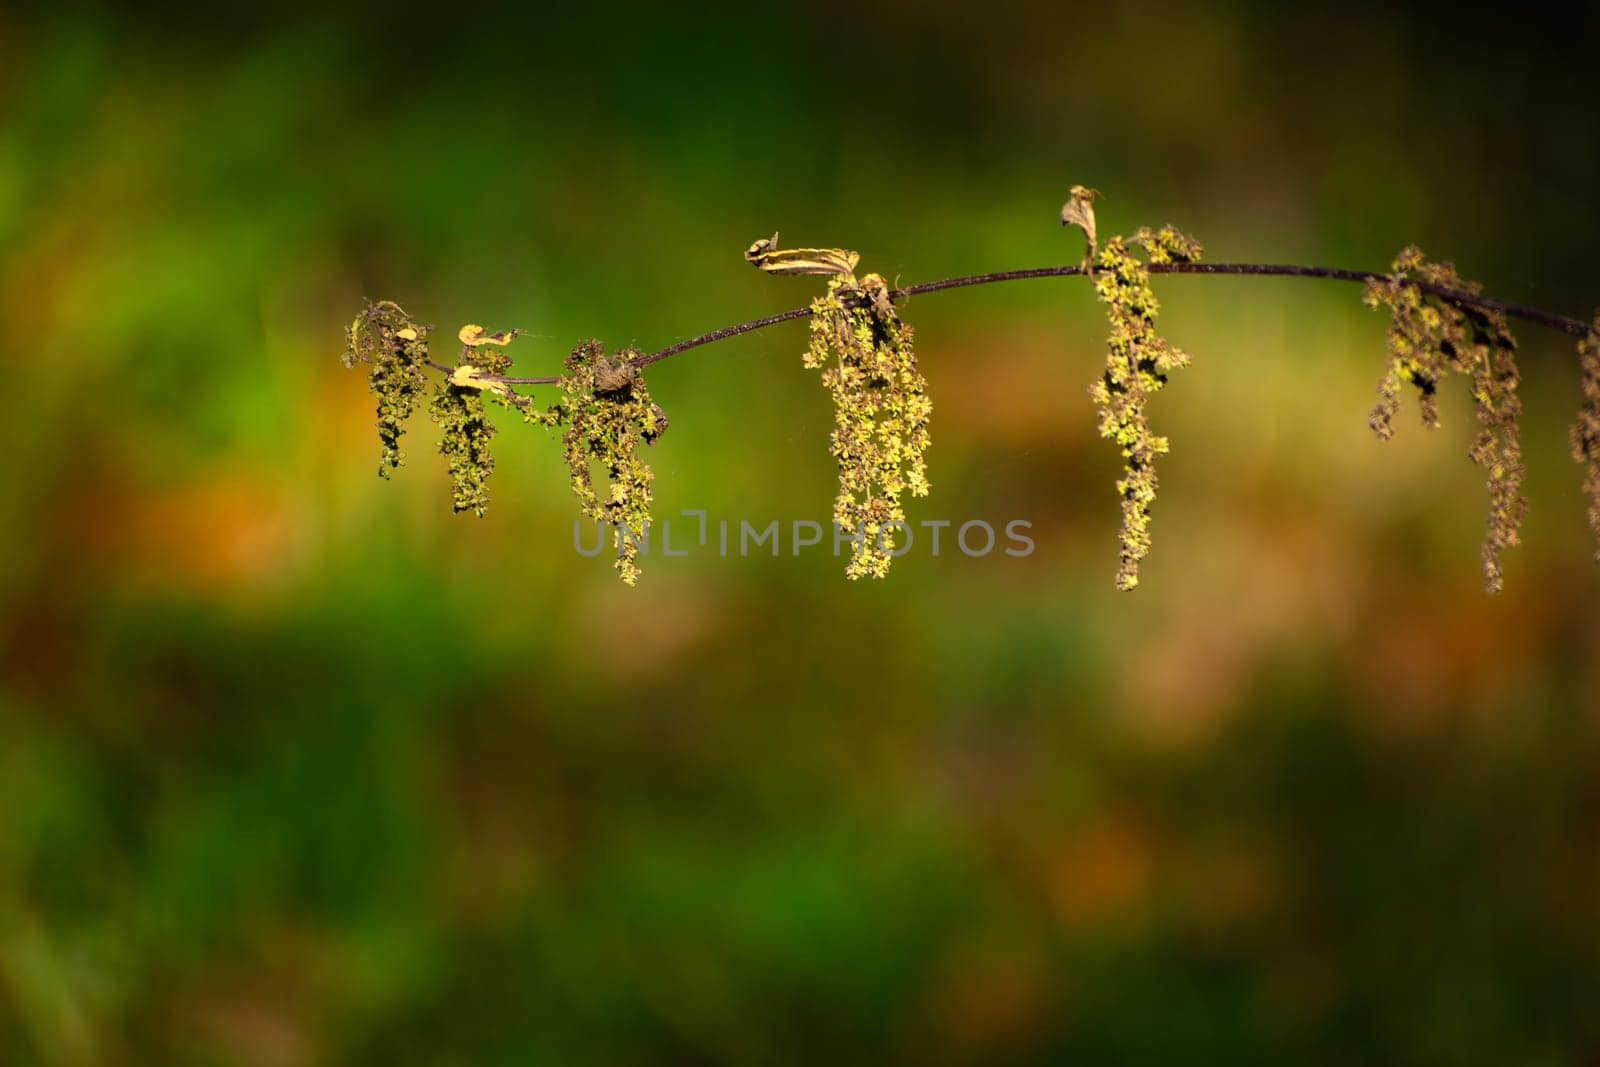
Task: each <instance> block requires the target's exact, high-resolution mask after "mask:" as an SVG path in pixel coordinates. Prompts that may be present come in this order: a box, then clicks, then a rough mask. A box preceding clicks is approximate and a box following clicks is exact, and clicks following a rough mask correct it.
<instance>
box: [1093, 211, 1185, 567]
mask: <svg viewBox="0 0 1600 1067" xmlns="http://www.w3.org/2000/svg"><path fill="white" fill-rule="evenodd" d="M1132 245H1137V246H1139V247H1140V248H1142V249H1143V250H1144V253H1145V257H1146V259H1148V260H1149V262H1151V263H1191V262H1194V261H1195V260H1198V259H1199V258H1200V256H1201V254H1202V251H1203V250H1202V249H1201V247H1200V243H1199V242H1198V241H1196V240H1195V239H1194V238H1192V237H1190V236H1188V235H1187V234H1184V233H1180V232H1179V231H1178V230H1176V229H1174V228H1172V227H1171V226H1163V227H1161V228H1160V229H1159V230H1154V231H1152V230H1150V229H1146V228H1141V229H1139V230H1138V231H1137V232H1135V233H1134V234H1133V235H1132V236H1131V237H1128V238H1122V237H1112V238H1110V239H1109V240H1108V241H1106V243H1105V245H1104V247H1102V248H1101V249H1100V250H1099V252H1098V253H1097V254H1096V255H1095V269H1094V273H1093V275H1092V277H1093V280H1094V290H1095V295H1096V296H1098V297H1099V298H1100V301H1101V303H1103V304H1105V305H1106V316H1107V318H1109V319H1110V322H1111V333H1110V335H1109V336H1108V337H1107V339H1106V369H1105V373H1104V374H1103V375H1102V376H1101V377H1100V379H1099V380H1098V381H1096V382H1095V383H1094V384H1093V385H1092V386H1090V387H1089V395H1090V396H1091V397H1092V398H1093V399H1094V402H1095V404H1096V406H1097V407H1098V408H1099V409H1100V423H1099V429H1100V436H1101V437H1106V438H1109V439H1111V440H1113V441H1115V442H1116V443H1117V445H1118V446H1119V447H1120V448H1121V449H1122V457H1123V477H1122V479H1121V480H1120V481H1118V482H1117V492H1118V493H1119V494H1121V496H1122V531H1121V535H1120V536H1121V542H1122V552H1121V563H1120V565H1119V566H1118V568H1117V577H1116V584H1117V588H1118V589H1124V590H1126V589H1132V588H1134V587H1135V586H1137V585H1138V584H1139V561H1140V560H1142V559H1143V558H1144V557H1145V555H1146V554H1147V553H1148V552H1149V551H1150V505H1151V504H1152V503H1154V501H1155V498H1156V485H1157V479H1156V466H1155V463H1156V457H1157V456H1159V455H1161V454H1162V453H1164V452H1166V451H1167V448H1168V441H1167V439H1166V438H1165V437H1161V436H1158V435H1157V434H1155V433H1152V432H1151V430H1150V419H1149V416H1148V415H1147V414H1146V412H1145V404H1146V402H1147V401H1148V400H1149V398H1150V396H1151V394H1153V393H1156V392H1159V391H1160V390H1161V388H1162V387H1163V386H1165V385H1166V384H1167V375H1168V373H1169V372H1171V371H1173V370H1175V369H1177V368H1178V367H1186V366H1188V365H1189V356H1188V354H1187V353H1185V352H1183V351H1182V350H1181V349H1179V348H1176V347H1174V346H1173V345H1172V344H1171V343H1169V342H1168V341H1167V340H1165V339H1164V338H1162V337H1161V336H1160V335H1159V334H1158V333H1157V332H1156V327H1155V320H1156V314H1157V313H1158V312H1159V311H1160V307H1161V306H1160V304H1159V303H1158V302H1157V301H1156V297H1155V293H1154V292H1153V291H1152V290H1151V288H1150V272H1149V271H1148V270H1146V269H1145V265H1144V263H1143V262H1141V261H1140V260H1139V258H1138V256H1137V255H1135V254H1134V252H1133V251H1132V249H1131V248H1130V246H1132Z"/></svg>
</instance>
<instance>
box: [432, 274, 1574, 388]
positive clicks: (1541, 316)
mask: <svg viewBox="0 0 1600 1067" xmlns="http://www.w3.org/2000/svg"><path fill="white" fill-rule="evenodd" d="M1146 269H1147V270H1149V271H1150V273H1151V274H1255V275H1274V276H1279V277H1287V278H1324V279H1332V280H1334V281H1342V282H1363V283H1364V282H1370V281H1374V280H1376V279H1379V278H1387V277H1388V275H1386V274H1382V273H1379V272H1377V271H1370V270H1345V269H1344V268H1341V267H1306V266H1297V265H1293V264H1279V263H1151V264H1148V265H1147V266H1146ZM1082 273H1083V267H1081V266H1078V265H1073V266H1070V267H1066V266H1063V267H1031V268H1028V269H1026V270H1003V271H996V272H994V273H992V274H970V275H967V276H966V277H962V278H945V279H942V280H941V281H936V282H923V283H921V284H920V285H908V286H906V287H905V288H903V289H894V290H892V291H891V292H890V293H889V296H890V298H891V299H894V300H903V299H905V298H906V297H908V296H916V295H918V294H920V293H937V292H939V291H940V290H942V289H964V288H966V287H967V286H969V285H990V284H993V283H995V282H1013V281H1020V280H1022V279H1024V278H1062V277H1067V276H1070V275H1075V274H1082ZM1403 284H1406V285H1411V286H1415V287H1416V288H1418V289H1421V290H1422V291H1423V292H1427V293H1432V294H1434V295H1435V296H1438V297H1441V298H1442V299H1445V300H1449V301H1451V302H1452V303H1456V304H1470V305H1473V306H1475V307H1481V308H1489V309H1491V310H1494V311H1502V312H1504V313H1505V314H1507V315H1511V316H1513V317H1515V318H1519V319H1526V320H1528V321H1529V322H1537V323H1539V324H1540V325H1541V326H1548V327H1550V328H1551V329H1553V330H1560V331H1561V332H1562V333H1567V334H1571V335H1573V336H1574V337H1582V336H1584V335H1585V334H1587V333H1588V332H1589V330H1590V329H1591V327H1590V325H1589V323H1587V322H1584V321H1582V320H1581V319H1572V318H1568V317H1567V316H1565V315H1557V314H1554V313H1553V312H1549V311H1541V310H1540V309H1539V308H1533V307H1527V306H1525V305H1522V304H1512V303H1509V302H1507V301H1504V300H1496V299H1494V298H1493V297H1487V296H1480V295H1478V294H1476V293H1469V292H1465V291H1464V290H1461V289H1451V288H1448V287H1447V286H1442V285H1433V284H1430V283H1428V282H1422V281H1413V280H1410V279H1407V280H1405V281H1404V283H1403ZM810 314H811V308H810V307H809V306H808V307H800V308H793V309H791V310H789V311H780V312H778V313H777V314H776V315H767V316H765V317H763V318H759V319H751V320H750V321H749V322H741V323H739V324H737V325H735V326H724V327H722V328H721V329H720V330H712V331H711V332H710V333H703V334H701V335H700V336H698V337H691V338H689V339H688V340H684V341H679V342H677V343H676V344H671V345H668V346H667V347H666V348H663V349H660V350H659V351H656V352H649V353H646V354H644V355H640V356H635V357H634V358H633V360H632V363H633V365H634V366H636V367H643V366H647V365H649V364H651V363H655V362H657V361H658V360H663V359H666V358H667V357H668V356H675V355H677V354H678V353H679V352H687V351H688V350H689V349H691V348H699V347H701V346H702V345H709V344H711V343H713V342H715V341H725V340H727V339H728V338H730V337H737V336H739V335H740V334H742V333H750V332H751V331H753V330H761V329H765V328H766V327H768V326H776V325H777V324H778V323H780V322H788V321H789V320H791V319H800V318H805V317H806V316H807V315H810ZM429 362H430V363H431V364H432V365H433V366H434V367H435V368H437V369H438V370H441V371H444V372H445V373H446V374H448V373H449V368H447V367H444V366H442V365H441V364H438V363H433V361H432V360H430V361H429ZM485 380H486V381H497V382H504V383H506V384H507V385H553V384H555V383H556V382H558V381H560V380H561V379H560V378H557V377H543V378H510V377H495V378H486V379H485Z"/></svg>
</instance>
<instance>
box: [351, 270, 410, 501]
mask: <svg viewBox="0 0 1600 1067" xmlns="http://www.w3.org/2000/svg"><path fill="white" fill-rule="evenodd" d="M341 359H342V360H343V362H344V365H345V366H346V367H354V366H355V365H356V364H357V363H370V364H371V365H372V373H371V374H369V375H368V376H367V385H368V387H369V388H370V389H371V390H372V393H373V395H374V396H376V397H377V398H378V443H379V445H380V447H381V449H382V452H381V456H380V458H379V460H378V474H379V476H380V477H384V478H387V477H389V472H390V471H392V470H394V469H395V468H396V467H399V466H400V465H401V464H403V463H404V462H405V461H406V457H405V453H404V452H402V451H400V438H401V437H402V436H403V435H404V434H405V432H406V422H407V420H409V419H410V418H411V413H412V411H413V410H415V408H416V403H417V396H418V394H419V393H420V392H421V391H422V389H423V388H424V387H426V386H427V384H428V375H427V372H426V371H425V370H424V369H423V368H424V366H425V365H426V364H427V361H428V327H427V326H423V325H421V324H420V323H417V322H413V321H412V320H411V317H410V316H409V315H407V314H406V313H405V309H404V308H402V307H401V306H400V305H399V304H396V303H395V302H394V301H392V300H380V301H379V302H378V303H376V304H369V305H367V307H366V308H365V309H364V310H363V311H362V312H361V314H359V315H357V316H356V317H355V321H354V322H352V323H351V324H350V325H349V326H348V327H346V328H345V350H344V355H343V356H342V357H341Z"/></svg>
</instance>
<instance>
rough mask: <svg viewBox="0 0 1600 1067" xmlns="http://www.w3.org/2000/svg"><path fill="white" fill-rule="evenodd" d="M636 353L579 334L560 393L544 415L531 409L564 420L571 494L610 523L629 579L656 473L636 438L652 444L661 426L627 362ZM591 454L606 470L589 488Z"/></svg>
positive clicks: (551, 420) (545, 418)
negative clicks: (611, 351)
mask: <svg viewBox="0 0 1600 1067" xmlns="http://www.w3.org/2000/svg"><path fill="white" fill-rule="evenodd" d="M638 354H639V353H638V352H637V351H635V350H633V349H626V350H624V351H623V352H621V353H619V354H618V355H617V356H616V357H614V358H613V357H608V356H607V355H606V354H605V350H604V349H603V348H602V347H601V345H600V342H598V341H585V342H584V343H583V344H581V345H579V346H578V347H577V348H574V349H573V350H572V354H571V355H570V356H568V357H567V363H566V366H567V373H566V374H565V375H563V376H562V378H561V399H560V400H558V401H557V402H556V403H555V404H554V405H552V406H551V408H550V409H549V410H548V411H547V412H546V413H544V414H543V415H535V416H530V418H531V420H532V421H537V422H543V423H545V424H547V425H565V426H566V427H567V430H566V432H565V433H564V434H563V435H562V437H561V443H562V449H563V454H564V455H565V457H566V460H567V467H568V469H569V470H570V471H571V472H572V492H573V495H574V496H576V497H577V498H578V505H579V507H580V508H582V510H583V513H584V514H585V515H587V516H589V517H590V518H592V519H594V520H595V521H597V522H602V523H606V524H608V525H609V526H610V527H611V529H612V543H613V544H614V545H615V547H616V549H617V559H616V563H615V564H614V565H615V566H616V568H617V570H618V571H619V572H620V573H621V575H622V580H623V581H624V582H627V583H628V584H629V585H633V584H634V583H635V582H637V581H638V580H639V565H638V556H639V546H640V544H641V543H643V542H644V540H645V537H646V536H647V535H648V532H649V527H650V501H651V497H650V482H651V481H652V479H653V478H654V477H655V475H654V472H652V471H651V470H650V466H649V464H647V463H645V462H644V461H643V460H642V459H640V458H639V446H640V445H641V444H645V445H649V444H654V443H655V442H656V440H657V439H658V438H659V437H660V436H661V435H662V434H663V433H665V432H666V429H667V414H666V412H664V411H662V410H661V407H660V406H659V405H657V404H656V403H654V402H653V401H652V400H651V399H650V391H649V390H648V389H646V388H645V384H644V376H643V375H642V374H640V373H639V368H637V367H635V366H634V365H633V364H632V363H631V362H630V360H631V359H633V358H634V357H636V356H637V355H638ZM591 461H593V462H594V463H596V464H598V466H599V467H600V468H602V469H603V470H604V471H605V473H606V479H607V482H608V484H607V486H606V487H605V488H604V489H603V490H599V491H597V490H596V488H595V484H594V476H593V474H592V473H591V471H590V463H591Z"/></svg>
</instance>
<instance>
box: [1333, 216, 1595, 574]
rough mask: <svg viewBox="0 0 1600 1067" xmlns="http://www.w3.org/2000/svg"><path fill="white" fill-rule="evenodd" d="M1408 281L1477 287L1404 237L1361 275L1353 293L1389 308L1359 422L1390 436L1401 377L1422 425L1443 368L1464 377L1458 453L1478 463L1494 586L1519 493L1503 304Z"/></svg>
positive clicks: (1523, 507) (1432, 412)
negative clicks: (1365, 278)
mask: <svg viewBox="0 0 1600 1067" xmlns="http://www.w3.org/2000/svg"><path fill="white" fill-rule="evenodd" d="M1418 282H1421V283H1423V284H1426V285H1432V286H1439V287H1442V288H1445V289H1450V290H1454V291H1456V292H1461V293H1467V294H1472V295H1477V294H1478V293H1479V292H1480V291H1481V287H1480V286H1479V285H1478V284H1477V283H1476V282H1469V281H1465V280H1463V279H1462V278H1461V277H1460V276H1459V275H1458V274H1457V273H1456V269H1455V267H1454V266H1453V265H1452V264H1450V263H1430V262H1428V261H1427V259H1426V257H1424V256H1423V254H1422V251H1421V249H1419V248H1417V247H1416V246H1414V245H1412V246H1408V247H1406V248H1404V249H1402V250H1401V252H1400V255H1399V256H1398V257H1397V258H1396V259H1395V261H1394V265H1393V273H1392V274H1390V275H1389V276H1388V277H1386V278H1380V279H1374V280H1373V281H1371V282H1368V283H1367V287H1366V291H1365V293H1364V294H1363V296H1362V300H1363V302H1364V303H1365V304H1366V305H1367V306H1368V307H1371V308H1377V307H1386V308H1388V309H1389V315H1390V325H1389V334H1388V348H1389V365H1388V368H1387V370H1386V371H1385V372H1384V376H1383V380H1382V381H1381V382H1380V383H1379V385H1378V403H1377V405H1376V406H1375V407H1374V408H1373V409H1372V414H1371V416H1370V417H1369V418H1368V422H1369V424H1370V425H1371V426H1372V429H1373V430H1374V431H1375V432H1376V433H1377V435H1378V436H1379V437H1380V438H1383V439H1385V440H1387V439H1388V438H1389V437H1392V436H1393V435H1394V417H1395V415H1396V414H1397V413H1398V412H1399V408H1400V394H1401V392H1402V391H1404V388H1405V386H1406V385H1407V384H1409V385H1411V386H1412V387H1413V388H1415V389H1416V391H1417V397H1418V408H1419V410H1420V412H1421V416H1422V423H1423V425H1424V426H1426V427H1428V428H1429V429H1434V428H1437V427H1438V425H1439V406H1438V398H1437V394H1438V389H1439V384H1440V383H1441V382H1442V381H1443V380H1444V379H1445V378H1446V377H1447V376H1449V375H1450V374H1452V373H1454V374H1460V375H1464V376H1466V377H1467V378H1469V379H1470V380H1471V383H1472V396H1473V401H1474V404H1475V406H1476V409H1477V416H1478V423H1479V426H1480V427H1481V429H1480V430H1479V432H1478V436H1477V437H1476V439H1474V441H1473V443H1472V448H1471V449H1470V450H1469V451H1468V453H1467V455H1468V456H1469V457H1470V458H1471V459H1472V461H1473V462H1474V463H1476V464H1477V465H1478V466H1480V467H1482V468H1483V469H1484V471H1485V477H1486V481H1487V485H1488V492H1489V517H1488V521H1487V523H1486V532H1485V535H1484V540H1483V576H1484V586H1485V588H1487V589H1488V590H1489V591H1490V592H1499V591H1500V588H1501V585H1502V584H1503V581H1504V576H1503V571H1502V566H1501V555H1502V553H1503V552H1504V550H1505V549H1506V548H1508V547H1509V546H1511V545H1515V544H1518V543H1519V541H1520V536H1519V533H1518V531H1519V530H1520V528H1521V526H1522V520H1523V517H1524V515H1525V513H1526V512H1527V501H1526V500H1525V499H1524V498H1523V496H1522V477H1523V465H1522V444H1521V433H1520V424H1519V418H1520V416H1521V414H1522V402H1521V401H1520V400H1519V399H1518V398H1517V385H1518V380H1519V379H1518V372H1517V342H1516V339H1515V338H1514V337H1512V336H1511V330H1510V327H1509V326H1508V325H1507V322H1506V316H1505V314H1504V313H1502V312H1500V311H1496V310H1493V309H1490V308H1483V307H1478V306H1476V305H1473V304H1465V303H1457V302H1454V301H1451V300H1450V299H1448V298H1447V297H1444V296H1440V295H1439V294H1437V293H1433V292H1427V291H1425V290H1423V289H1421V288H1419V287H1418V285H1417V284H1416V283H1418ZM1574 441H1576V437H1574ZM1575 447H1576V446H1575Z"/></svg>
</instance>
